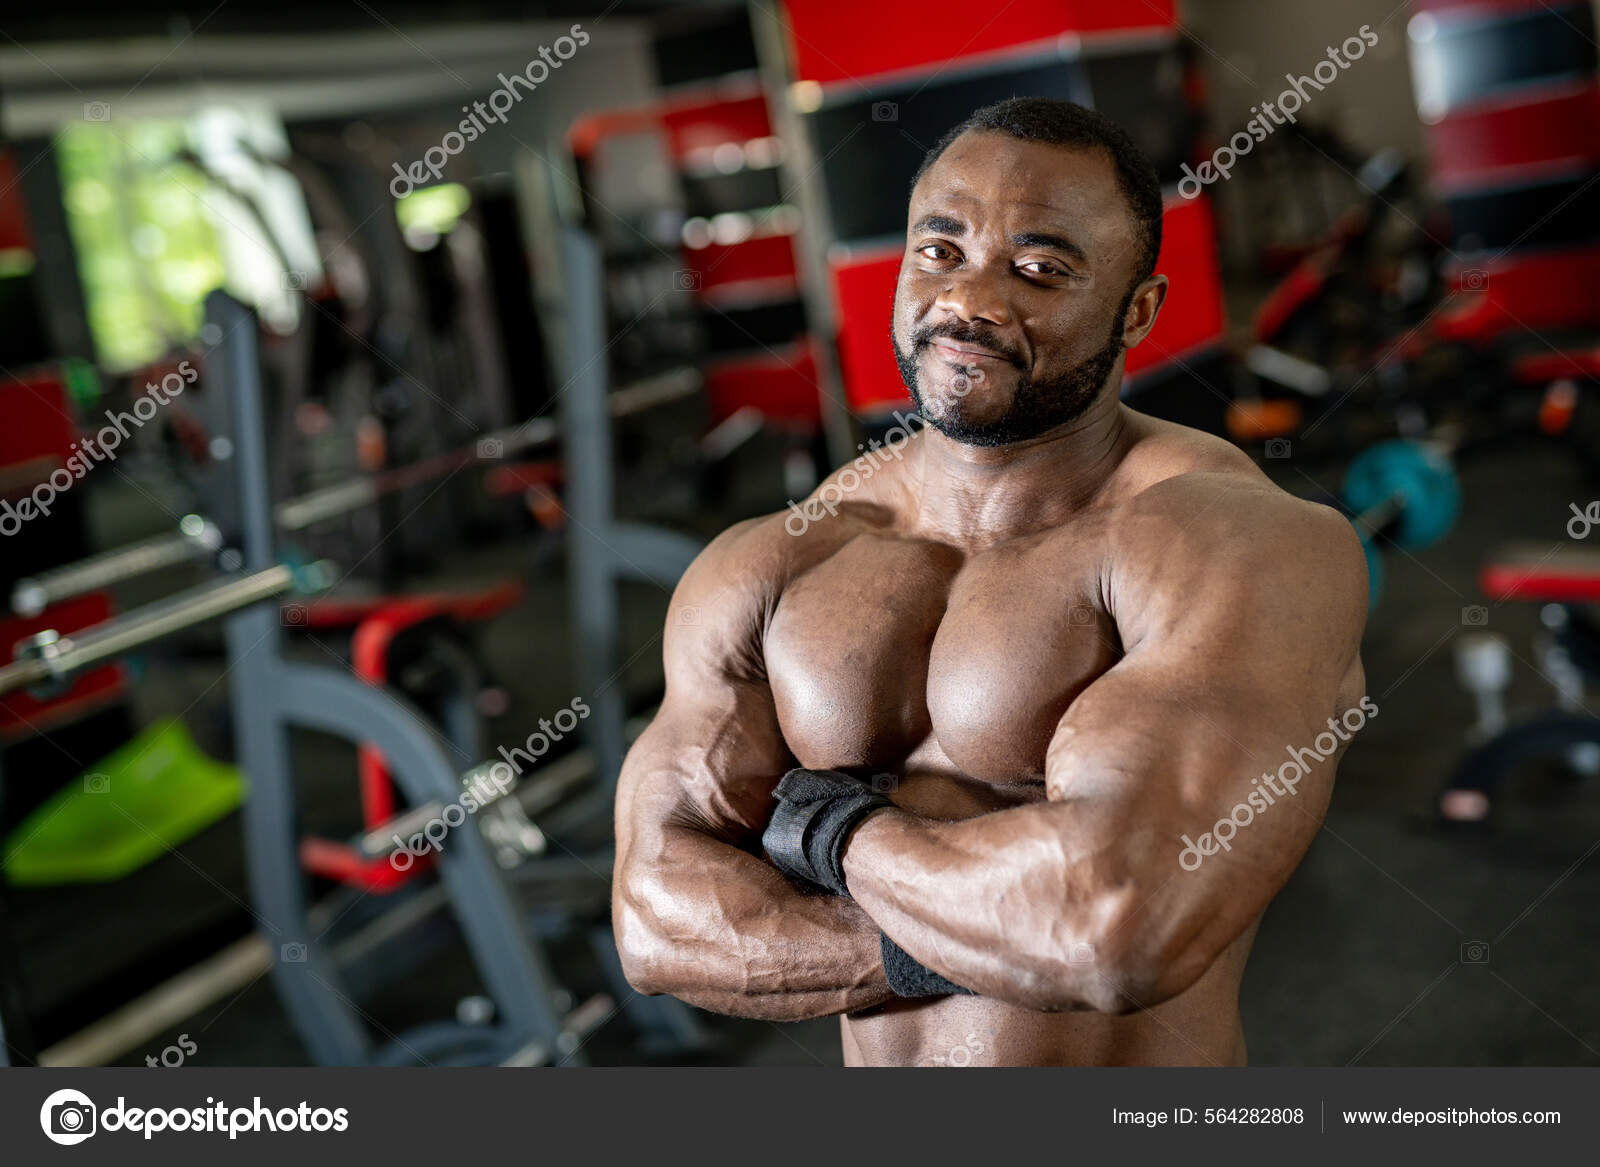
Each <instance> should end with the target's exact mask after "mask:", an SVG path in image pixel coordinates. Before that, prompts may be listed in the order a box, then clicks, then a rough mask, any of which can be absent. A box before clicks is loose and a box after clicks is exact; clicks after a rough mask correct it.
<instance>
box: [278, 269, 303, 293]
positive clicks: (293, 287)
mask: <svg viewBox="0 0 1600 1167" xmlns="http://www.w3.org/2000/svg"><path fill="white" fill-rule="evenodd" d="M283 290H284V291H286V292H303V291H305V290H306V273H305V272H303V271H298V270H296V269H295V268H290V269H289V270H288V271H286V272H284V273H283Z"/></svg>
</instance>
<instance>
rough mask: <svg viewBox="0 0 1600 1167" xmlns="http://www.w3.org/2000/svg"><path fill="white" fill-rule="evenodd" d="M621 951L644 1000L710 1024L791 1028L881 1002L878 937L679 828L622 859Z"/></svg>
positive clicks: (717, 843)
mask: <svg viewBox="0 0 1600 1167" xmlns="http://www.w3.org/2000/svg"><path fill="white" fill-rule="evenodd" d="M614 916H615V921H614V922H615V926H616V933H617V940H618V947H619V950H620V951H621V953H622V957H623V962H624V967H625V968H626V969H627V971H628V977H629V980H630V981H631V982H632V983H633V984H634V986H635V987H636V988H638V989H640V991H642V992H647V993H671V994H672V995H673V996H675V997H679V998H681V999H683V1000H685V1001H687V1002H689V1003H690V1004H692V1005H697V1006H699V1007H700V1008H702V1009H710V1010H713V1011H715V1012H718V1013H730V1014H733V1015H735V1016H740V1017H754V1018H760V1019H763V1020H768V1021H799V1020H804V1019H806V1018H811V1017H826V1016H831V1015H834V1014H838V1013H847V1012H853V1011H855V1010H857V1009H864V1008H867V1007H868V1006H871V1005H877V1004H880V1003H881V1002H883V1001H885V1000H888V999H889V998H890V997H891V996H893V993H892V992H891V991H890V990H889V987H888V984H887V982H886V981H885V979H884V974H883V963H882V960H881V957H880V950H879V942H880V941H879V934H878V928H877V925H875V924H874V923H873V922H872V920H871V919H870V918H869V917H868V915H867V914H866V913H865V912H864V911H862V910H861V908H860V907H858V906H857V905H856V904H854V903H852V902H851V901H850V900H848V899H843V898H841V897H839V896H832V895H812V894H806V893H803V892H801V891H799V890H797V889H796V888H795V886H794V885H793V884H792V883H791V882H790V881H789V880H787V879H785V878H784V877H783V876H782V875H781V874H779V873H778V872H777V871H776V870H775V869H774V868H773V867H772V866H771V865H770V864H768V863H767V862H766V861H765V860H763V859H760V858H757V857H756V856H754V855H751V854H749V853H747V852H745V851H741V850H739V849H738V848H737V847H734V846H731V845H729V844H727V843H724V842H722V841H721V840H718V839H715V838H713V837H711V836H709V835H707V834H705V833H703V832H701V831H697V830H694V829H693V828H688V827H667V828H663V829H662V830H661V832H660V833H659V837H658V838H657V839H655V840H654V845H653V846H651V847H650V848H649V850H648V853H645V854H635V855H633V856H630V859H629V862H628V865H627V869H626V871H625V872H622V873H620V874H619V879H618V883H617V893H616V896H615V897H614Z"/></svg>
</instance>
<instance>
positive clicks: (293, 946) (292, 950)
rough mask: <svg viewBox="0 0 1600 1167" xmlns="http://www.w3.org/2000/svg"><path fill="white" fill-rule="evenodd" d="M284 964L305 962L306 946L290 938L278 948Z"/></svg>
mask: <svg viewBox="0 0 1600 1167" xmlns="http://www.w3.org/2000/svg"><path fill="white" fill-rule="evenodd" d="M278 953H279V955H280V956H281V957H282V958H283V962H284V963H285V964H304V963H305V962H306V946H305V945H304V944H302V943H301V942H300V941H298V940H291V941H289V943H287V944H285V945H284V946H283V947H282V948H280V949H279V950H278Z"/></svg>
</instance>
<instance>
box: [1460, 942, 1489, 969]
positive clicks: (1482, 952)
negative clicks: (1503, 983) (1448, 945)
mask: <svg viewBox="0 0 1600 1167" xmlns="http://www.w3.org/2000/svg"><path fill="white" fill-rule="evenodd" d="M1461 963H1462V964H1488V963H1489V944H1488V942H1487V941H1485V940H1468V941H1467V942H1466V943H1465V944H1463V945H1462V946H1461Z"/></svg>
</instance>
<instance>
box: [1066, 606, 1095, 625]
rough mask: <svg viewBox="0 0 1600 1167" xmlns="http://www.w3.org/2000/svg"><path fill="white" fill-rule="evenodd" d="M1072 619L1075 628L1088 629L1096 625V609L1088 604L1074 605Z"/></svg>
mask: <svg viewBox="0 0 1600 1167" xmlns="http://www.w3.org/2000/svg"><path fill="white" fill-rule="evenodd" d="M1070 619H1071V621H1072V624H1073V626H1074V627H1077V628H1087V627H1088V626H1089V625H1091V624H1093V623H1094V609H1093V608H1091V607H1090V606H1089V605H1088V604H1074V605H1072V613H1071V616H1070Z"/></svg>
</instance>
